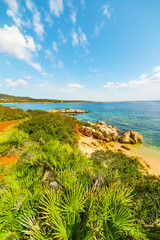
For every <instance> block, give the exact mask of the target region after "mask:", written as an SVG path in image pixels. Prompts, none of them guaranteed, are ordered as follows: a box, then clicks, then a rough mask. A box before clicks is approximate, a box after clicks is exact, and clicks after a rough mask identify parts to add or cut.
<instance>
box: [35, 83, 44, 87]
mask: <svg viewBox="0 0 160 240" xmlns="http://www.w3.org/2000/svg"><path fill="white" fill-rule="evenodd" d="M36 87H42V88H43V87H47V84H45V83H40V84H36Z"/></svg>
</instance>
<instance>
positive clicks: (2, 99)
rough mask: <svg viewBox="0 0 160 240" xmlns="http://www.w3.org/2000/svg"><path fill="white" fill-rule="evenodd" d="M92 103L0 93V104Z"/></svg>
mask: <svg viewBox="0 0 160 240" xmlns="http://www.w3.org/2000/svg"><path fill="white" fill-rule="evenodd" d="M87 102H88V103H92V102H94V101H84V100H57V99H47V98H42V99H41V98H30V97H19V96H12V95H7V94H1V93H0V103H87Z"/></svg>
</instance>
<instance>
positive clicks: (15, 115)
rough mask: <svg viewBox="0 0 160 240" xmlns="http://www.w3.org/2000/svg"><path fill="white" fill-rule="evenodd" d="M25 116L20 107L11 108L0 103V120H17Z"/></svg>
mask: <svg viewBox="0 0 160 240" xmlns="http://www.w3.org/2000/svg"><path fill="white" fill-rule="evenodd" d="M26 116H27V113H25V112H24V111H23V110H22V109H20V108H17V109H12V108H10V107H3V106H2V105H0V121H1V122H2V121H12V120H19V119H22V118H24V117H26Z"/></svg>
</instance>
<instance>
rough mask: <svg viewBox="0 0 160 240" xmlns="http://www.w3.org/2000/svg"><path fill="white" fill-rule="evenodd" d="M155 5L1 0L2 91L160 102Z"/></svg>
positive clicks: (115, 0) (159, 17)
mask: <svg viewBox="0 0 160 240" xmlns="http://www.w3.org/2000/svg"><path fill="white" fill-rule="evenodd" d="M159 13H160V1H159V0H152V1H151V0H141V1H139V0H121V1H120V0H112V1H106V0H105V1H104V0H92V1H91V0H88V1H87V0H43V1H42V0H21V1H20V0H0V93H5V94H11V95H16V96H30V97H35V98H54V99H77V100H78V99H81V100H97V101H126V100H127V101H128V100H131V101H132V100H160V31H159V29H160V14H159Z"/></svg>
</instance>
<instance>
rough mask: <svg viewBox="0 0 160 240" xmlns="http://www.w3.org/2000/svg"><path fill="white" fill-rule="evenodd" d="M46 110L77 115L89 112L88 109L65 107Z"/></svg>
mask: <svg viewBox="0 0 160 240" xmlns="http://www.w3.org/2000/svg"><path fill="white" fill-rule="evenodd" d="M47 112H50V113H62V114H69V115H77V114H82V113H89V112H90V111H85V110H78V109H69V108H66V109H51V110H47Z"/></svg>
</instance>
